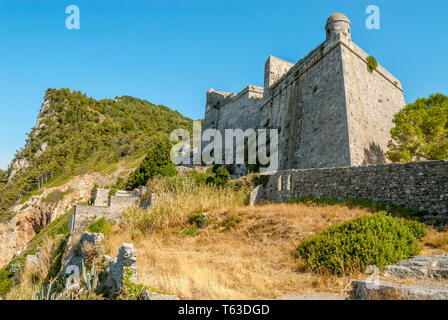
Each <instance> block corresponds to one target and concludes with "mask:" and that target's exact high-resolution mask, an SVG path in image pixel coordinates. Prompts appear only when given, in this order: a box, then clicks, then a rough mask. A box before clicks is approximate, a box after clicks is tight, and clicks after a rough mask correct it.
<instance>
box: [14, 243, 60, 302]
mask: <svg viewBox="0 0 448 320" xmlns="http://www.w3.org/2000/svg"><path fill="white" fill-rule="evenodd" d="M62 240H63V237H55V238H52V237H48V236H46V237H45V238H44V239H42V246H41V247H40V251H39V262H38V264H27V265H25V266H24V267H23V269H22V270H21V271H19V272H18V273H17V274H16V275H15V276H14V279H13V286H12V288H11V290H10V291H9V292H8V293H7V294H6V299H7V300H17V299H21V300H30V299H32V298H33V293H34V291H35V288H36V286H39V285H41V284H42V283H44V282H45V281H46V280H47V278H48V276H49V274H50V272H51V271H52V269H53V266H54V263H55V260H57V259H55V258H56V257H57V256H58V252H59V250H60V244H61V241H62Z"/></svg>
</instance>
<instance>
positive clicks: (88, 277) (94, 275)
mask: <svg viewBox="0 0 448 320" xmlns="http://www.w3.org/2000/svg"><path fill="white" fill-rule="evenodd" d="M82 279H83V281H84V285H85V286H86V289H87V299H88V298H89V294H90V293H91V292H95V291H96V289H97V287H98V279H99V278H98V271H97V270H96V269H95V263H93V265H92V269H91V270H90V272H87V269H86V266H85V265H84V260H83V261H82Z"/></svg>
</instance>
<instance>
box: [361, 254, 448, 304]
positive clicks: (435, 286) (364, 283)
mask: <svg viewBox="0 0 448 320" xmlns="http://www.w3.org/2000/svg"><path fill="white" fill-rule="evenodd" d="M384 276H386V277H388V279H389V280H388V281H381V280H380V279H377V281H371V280H361V281H353V282H352V285H353V286H354V292H353V299H357V300H380V299H388V300H448V281H447V279H448V255H433V256H416V257H412V258H410V259H406V260H402V261H400V262H398V263H397V264H396V265H389V266H386V268H385V272H384ZM403 279H414V280H415V279H417V280H416V281H413V283H412V284H410V285H409V284H401V283H400V280H403Z"/></svg>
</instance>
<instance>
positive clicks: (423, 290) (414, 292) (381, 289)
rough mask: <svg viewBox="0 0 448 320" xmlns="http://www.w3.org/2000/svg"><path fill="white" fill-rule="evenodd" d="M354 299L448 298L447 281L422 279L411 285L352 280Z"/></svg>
mask: <svg viewBox="0 0 448 320" xmlns="http://www.w3.org/2000/svg"><path fill="white" fill-rule="evenodd" d="M352 284H353V286H354V287H355V291H354V295H353V299H355V300H448V283H444V282H435V281H423V282H417V283H415V284H413V285H399V284H396V283H392V282H385V281H379V282H378V283H373V282H371V281H365V280H363V281H353V282H352Z"/></svg>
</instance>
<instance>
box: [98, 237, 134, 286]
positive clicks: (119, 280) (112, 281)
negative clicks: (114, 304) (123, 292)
mask: <svg viewBox="0 0 448 320" xmlns="http://www.w3.org/2000/svg"><path fill="white" fill-rule="evenodd" d="M126 269H129V270H131V271H132V276H131V280H132V281H133V282H135V283H138V278H137V250H135V248H134V245H133V244H132V243H123V244H122V246H121V247H120V249H119V250H118V256H117V257H116V258H115V259H113V260H111V261H110V262H109V264H108V266H107V267H106V271H105V272H106V273H107V277H106V280H105V281H104V283H103V284H102V290H106V291H107V292H108V293H109V294H110V295H114V294H115V293H117V292H119V291H120V289H121V286H122V285H123V278H124V276H125V272H126Z"/></svg>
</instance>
